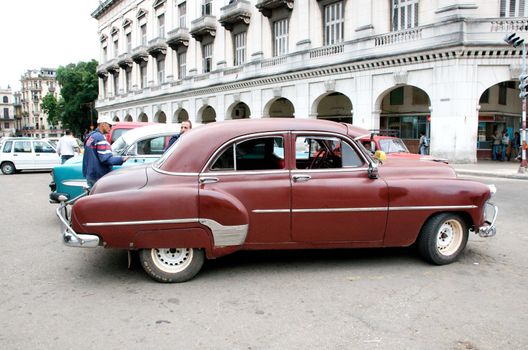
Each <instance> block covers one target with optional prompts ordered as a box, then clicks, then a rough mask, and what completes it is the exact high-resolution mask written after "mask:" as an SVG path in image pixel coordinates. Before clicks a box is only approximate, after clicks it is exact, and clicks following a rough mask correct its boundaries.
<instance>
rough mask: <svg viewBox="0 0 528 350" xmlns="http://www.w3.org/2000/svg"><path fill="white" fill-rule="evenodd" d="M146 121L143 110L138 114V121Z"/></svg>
mask: <svg viewBox="0 0 528 350" xmlns="http://www.w3.org/2000/svg"><path fill="white" fill-rule="evenodd" d="M148 121H149V120H148V117H147V115H146V114H145V113H144V112H142V113H141V114H140V115H138V122H148Z"/></svg>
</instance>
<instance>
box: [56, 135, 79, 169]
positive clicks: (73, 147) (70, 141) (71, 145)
mask: <svg viewBox="0 0 528 350" xmlns="http://www.w3.org/2000/svg"><path fill="white" fill-rule="evenodd" d="M64 134H65V135H64V136H62V137H61V138H60V139H59V142H57V154H58V155H59V156H60V157H61V163H62V164H64V162H66V161H67V160H68V159H70V158H72V157H73V156H74V155H75V154H76V153H80V152H81V149H80V148H79V145H78V144H77V140H75V138H74V137H73V136H72V135H71V131H70V130H66V131H65V132H64Z"/></svg>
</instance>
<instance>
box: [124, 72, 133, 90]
mask: <svg viewBox="0 0 528 350" xmlns="http://www.w3.org/2000/svg"><path fill="white" fill-rule="evenodd" d="M125 79H126V87H127V92H130V91H132V69H127V70H126V71H125Z"/></svg>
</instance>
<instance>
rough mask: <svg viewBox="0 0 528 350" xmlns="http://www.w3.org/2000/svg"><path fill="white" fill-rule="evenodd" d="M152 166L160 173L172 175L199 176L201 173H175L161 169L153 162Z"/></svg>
mask: <svg viewBox="0 0 528 350" xmlns="http://www.w3.org/2000/svg"><path fill="white" fill-rule="evenodd" d="M151 168H152V170H154V171H155V172H157V173H160V174H164V175H172V176H198V175H200V174H198V173H173V172H171V171H165V170H161V169H160V168H158V167H156V166H154V164H152V166H151Z"/></svg>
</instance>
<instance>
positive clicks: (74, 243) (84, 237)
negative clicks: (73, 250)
mask: <svg viewBox="0 0 528 350" xmlns="http://www.w3.org/2000/svg"><path fill="white" fill-rule="evenodd" d="M67 203H68V202H61V204H60V205H59V207H58V208H57V210H56V213H57V216H58V217H59V220H60V221H61V223H62V225H61V226H62V230H61V231H62V241H63V243H64V244H65V245H67V246H68V247H77V248H95V247H97V246H99V237H98V236H96V235H89V234H80V233H76V232H75V231H74V230H73V228H71V226H70V222H69V219H68V204H67Z"/></svg>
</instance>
